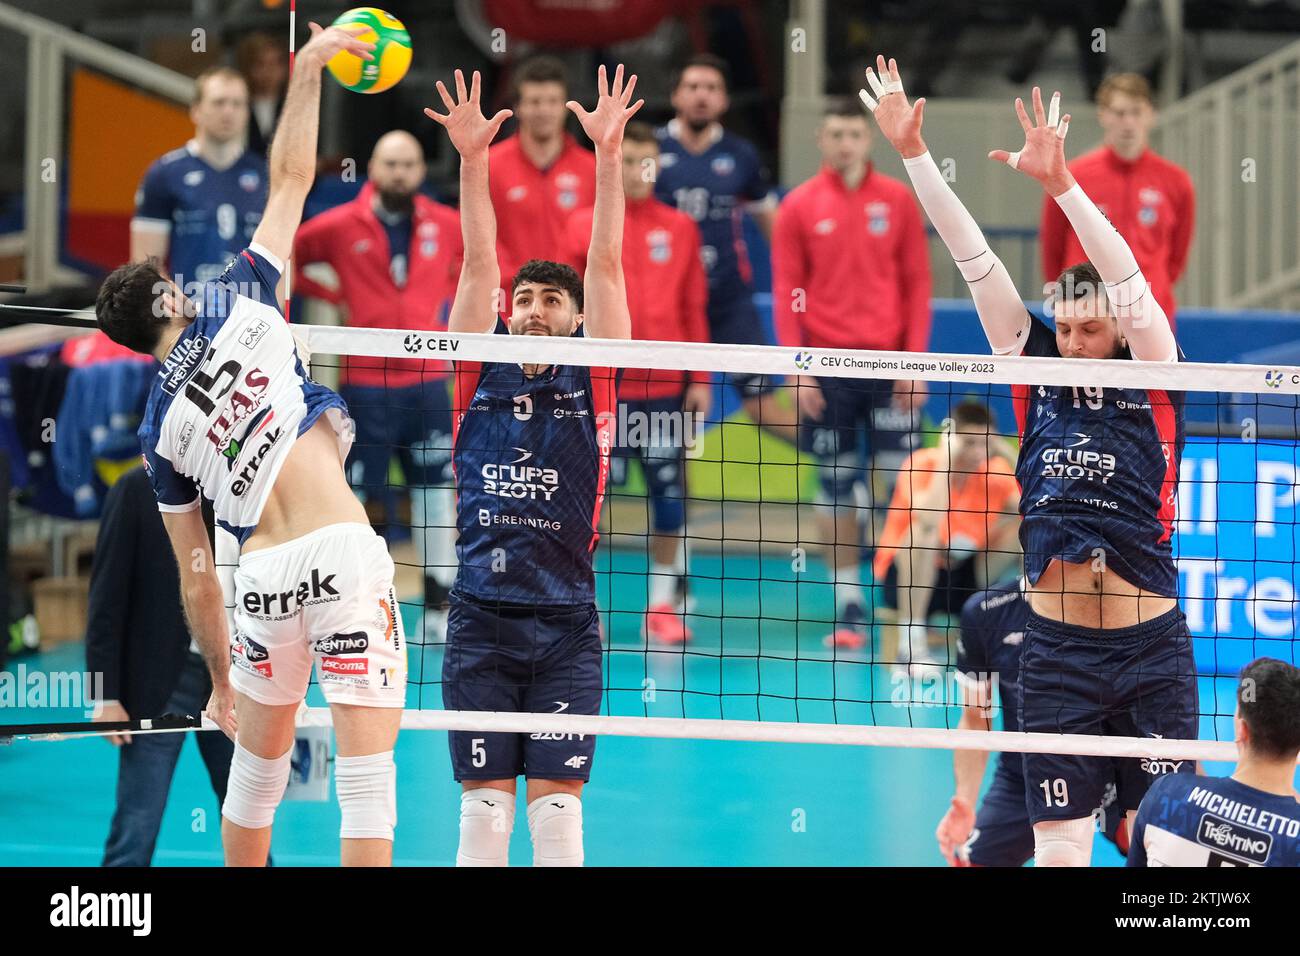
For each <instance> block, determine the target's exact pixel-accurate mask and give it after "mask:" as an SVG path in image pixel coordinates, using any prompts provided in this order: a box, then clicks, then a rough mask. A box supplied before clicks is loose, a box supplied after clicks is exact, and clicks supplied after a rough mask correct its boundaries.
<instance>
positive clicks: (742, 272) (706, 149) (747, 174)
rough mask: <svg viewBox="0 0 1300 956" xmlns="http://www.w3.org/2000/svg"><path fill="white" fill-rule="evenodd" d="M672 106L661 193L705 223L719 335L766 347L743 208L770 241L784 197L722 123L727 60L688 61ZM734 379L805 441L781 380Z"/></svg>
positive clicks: (663, 140)
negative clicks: (743, 232) (743, 233)
mask: <svg viewBox="0 0 1300 956" xmlns="http://www.w3.org/2000/svg"><path fill="white" fill-rule="evenodd" d="M672 103H673V109H675V110H676V111H677V116H676V118H675V119H673V120H672V121H671V122H669V123H668V125H667V126H666V127H664V128H663V129H661V130H660V131H659V134H658V135H659V148H660V153H661V156H660V169H659V179H658V182H657V183H656V184H655V195H656V196H658V197H659V199H660V200H662V201H663V202H666V203H669V204H670V205H674V206H676V207H677V208H678V209H679V210H681V211H682V212H684V213H686V214H687V215H688V216H690V217H691V218H692V219H694V220H695V222H696V224H697V225H698V226H699V227H700V241H701V243H702V247H701V253H702V255H703V259H704V270H705V272H706V273H707V275H708V277H709V334H710V336H711V337H712V340H713V341H714V342H723V343H733V344H739V345H766V344H768V343H767V335H766V334H765V332H764V329H763V324H762V322H761V321H760V319H759V316H758V311H757V310H756V309H755V308H754V288H753V283H752V276H751V270H750V265H749V257H748V254H747V252H746V250H745V243H744V239H743V238H742V236H741V211H742V209H748V210H749V211H750V213H751V214H752V215H753V216H754V219H755V221H756V222H757V223H758V226H759V229H761V230H762V232H763V234H764V235H765V236H767V237H768V238H769V239H770V238H771V236H772V222H773V219H774V217H775V214H776V201H775V197H774V195H773V194H772V190H771V187H770V186H769V184H768V181H767V177H766V175H765V174H764V171H763V167H762V164H761V162H760V161H759V158H758V151H757V150H756V149H755V148H754V145H753V144H752V143H750V142H749V141H748V140H745V139H741V138H740V137H739V136H736V135H735V134H733V133H729V132H727V131H726V130H725V129H723V127H722V123H721V119H722V116H723V114H725V113H726V112H727V109H728V107H729V106H730V100H729V99H728V97H727V64H726V62H725V61H723V60H722V59H721V58H719V57H716V56H713V55H712V54H708V53H703V54H698V55H696V56H694V57H691V59H689V60H687V61H686V64H685V66H683V67H682V68H681V70H679V71H678V73H677V75H676V77H675V78H674V81H673V94H672ZM727 380H728V382H730V383H731V384H732V385H733V386H734V387H735V388H736V389H737V390H738V391H739V392H740V395H741V397H742V398H743V399H744V403H745V410H746V412H748V413H749V416H750V418H752V419H753V420H754V421H755V422H757V423H758V424H759V425H761V426H762V427H763V428H766V429H768V430H769V431H771V432H772V433H773V434H776V435H779V436H781V437H782V438H785V439H786V440H788V441H790V442H792V443H793V442H795V441H797V440H798V430H797V418H796V415H795V413H794V411H793V410H792V409H791V408H789V407H788V406H786V405H785V404H783V403H782V402H781V401H779V400H778V398H777V389H778V383H776V382H773V381H771V380H770V379H769V378H768V377H767V376H763V375H729V376H728V377H727Z"/></svg>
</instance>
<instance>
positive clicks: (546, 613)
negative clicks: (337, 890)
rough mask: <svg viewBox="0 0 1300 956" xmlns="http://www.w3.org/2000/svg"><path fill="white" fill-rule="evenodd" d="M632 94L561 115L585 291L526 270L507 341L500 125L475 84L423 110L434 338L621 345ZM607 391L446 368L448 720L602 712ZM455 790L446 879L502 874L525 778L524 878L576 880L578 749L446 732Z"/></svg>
mask: <svg viewBox="0 0 1300 956" xmlns="http://www.w3.org/2000/svg"><path fill="white" fill-rule="evenodd" d="M635 86H636V77H635V76H629V77H628V80H627V83H626V85H625V84H624V82H623V67H622V66H619V67H618V69H617V71H616V72H615V74H614V79H613V83H612V85H611V84H610V83H609V81H608V80H607V78H606V75H605V68H604V67H603V66H602V67H601V68H600V72H599V79H598V82H597V89H598V90H599V93H600V99H599V102H598V103H597V105H596V109H595V110H593V111H592V112H590V113H589V112H587V111H586V110H585V109H583V108H582V107H581V106H580V105H578V104H577V103H575V102H573V101H570V102H569V103H568V104H567V105H568V107H569V109H571V110H572V111H573V112H574V113H576V114H577V116H578V119H579V121H580V122H581V123H582V127H583V129H584V130H586V132H587V135H588V136H589V137H590V138H591V141H592V142H593V143H594V144H595V147H596V205H595V207H594V211H593V213H592V219H591V244H590V246H589V248H588V251H587V269H586V276H585V279H584V280H579V278H578V274H577V273H576V272H575V271H574V270H573V269H572V268H571V267H569V266H566V265H562V264H560V263H556V262H547V261H544V260H540V259H534V260H531V261H529V262H527V263H525V264H524V265H523V266H522V267H521V268H520V269H519V270H518V271H517V272H516V273H515V275H514V277H513V279H512V281H511V293H510V320H509V324H508V325H507V324H505V323H503V322H499V321H498V319H497V306H496V303H495V301H494V300H495V299H496V296H497V294H498V291H499V290H498V288H497V286H498V284H499V283H500V281H501V270H500V266H499V264H498V261H497V253H496V216H495V214H494V213H493V210H492V201H491V196H490V193H489V190H488V144H489V143H491V142H492V138H493V137H494V136H495V135H496V132H497V130H498V129H499V128H500V126H501V123H502V122H503V121H504V120H505V119H506V118H507V117H508V116H509V115H510V111H509V110H502V111H501V112H499V113H497V114H496V115H495V116H494V117H492V119H490V120H489V119H485V118H484V116H483V114H482V112H481V111H480V107H479V75H478V73H475V74H474V75H473V79H472V82H471V84H470V86H469V88H468V89H466V85H465V78H464V76H463V75H462V73H461V72H460V71H459V70H457V71H456V96H455V98H453V97H452V95H451V94H450V93H449V92H448V91H447V88H446V87H445V86H444V85H443V84H442V83H439V84H438V93H439V94H440V95H441V97H442V101H443V104H444V105H445V106H446V107H447V113H446V114H440V113H435V112H434V111H433V110H425V112H426V113H427V114H428V116H429V117H430V118H431V119H434V120H436V121H437V122H438V123H440V124H441V125H442V126H443V128H445V129H446V130H447V135H448V136H449V137H450V139H451V142H452V145H453V146H455V147H456V150H457V151H458V152H459V153H460V157H461V160H460V187H461V188H460V203H461V207H460V208H461V230H462V233H463V234H464V239H465V258H464V264H463V265H462V267H461V274H460V284H459V286H458V287H457V290H456V298H455V301H454V302H453V303H452V308H451V315H450V317H449V319H448V327H449V328H450V330H451V331H453V332H490V331H494V330H495V331H496V332H498V333H508V334H512V335H535V336H564V337H568V336H582V335H590V336H592V337H594V338H609V339H626V338H629V337H630V336H631V334H632V319H631V316H630V314H629V312H628V306H627V289H626V286H625V283H624V279H623V264H622V246H623V212H624V210H623V173H622V163H623V156H622V143H623V127H624V126H625V125H626V123H627V121H628V120H629V119H630V118H631V117H632V115H633V114H635V113H636V111H637V110H639V109H640V108H641V106H642V105H643V102H644V101H643V100H637V101H636V103H632V104H631V105H630V106H629V103H631V99H632V91H633V89H634V88H635ZM616 388H617V382H616V381H615V375H614V370H613V369H608V368H588V367H585V366H565V365H547V364H525V365H519V364H515V363H510V362H458V363H456V383H455V389H456V400H455V406H454V407H455V409H456V420H455V428H456V431H455V436H454V440H453V449H454V450H453V453H452V456H453V464H454V466H455V471H456V491H457V497H458V500H457V511H458V521H457V528H458V529H459V531H460V539H459V541H458V542H457V546H456V550H457V554H458V557H459V559H460V567H459V571H458V572H457V576H456V583H455V585H454V586H453V588H452V595H451V612H450V614H449V616H448V621H447V650H446V655H445V657H444V658H443V671H442V679H443V702H444V704H445V705H446V707H447V709H449V710H486V711H512V712H537V713H570V714H594V713H597V712H598V711H599V709H600V695H601V645H600V619H599V617H598V615H597V613H596V605H595V577H594V574H593V572H592V566H591V556H592V552H593V551H594V550H595V547H596V540H597V537H598V535H597V522H598V521H599V516H600V509H601V502H602V499H603V498H604V493H605V481H606V478H607V476H608V474H609V455H610V446H611V444H612V442H613V414H614V406H615V404H616V401H617V399H616ZM448 738H449V742H450V745H451V759H452V767H453V770H454V773H455V775H456V779H457V780H458V781H459V782H460V784H461V788H462V795H461V816H460V847H459V850H458V851H457V854H456V863H457V865H458V866H505V865H506V863H507V860H508V857H509V850H510V833H511V830H512V829H513V827H514V810H515V786H516V779H517V778H518V777H519V775H520V774H523V775H525V776H526V777H527V781H528V782H527V798H528V832H529V834H530V835H531V836H532V841H533V863H534V865H536V866H581V865H582V860H583V847H582V801H581V795H582V787H583V784H584V783H585V782H586V781H587V780H588V779H589V778H590V775H591V761H592V756H593V754H594V752H595V740H594V739H593V738H592V737H591V735H589V734H585V735H584V734H551V733H533V734H507V733H469V732H461V731H452V732H451V733H450V734H448Z"/></svg>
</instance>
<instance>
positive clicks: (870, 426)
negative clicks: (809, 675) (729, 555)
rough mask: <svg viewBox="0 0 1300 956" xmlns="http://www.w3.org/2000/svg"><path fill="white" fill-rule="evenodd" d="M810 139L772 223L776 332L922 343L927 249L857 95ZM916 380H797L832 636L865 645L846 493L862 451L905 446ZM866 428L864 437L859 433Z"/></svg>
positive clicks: (842, 341) (857, 479) (798, 345)
mask: <svg viewBox="0 0 1300 956" xmlns="http://www.w3.org/2000/svg"><path fill="white" fill-rule="evenodd" d="M817 144H818V147H819V148H820V150H821V153H822V159H823V163H824V165H823V166H822V169H821V171H820V172H819V173H817V175H815V176H813V178H812V179H810V180H808V181H807V182H805V183H803V184H802V185H800V186H797V187H795V188H794V189H792V190H791V191H790V193H789V194H788V195H787V196H786V197H785V199H784V201H783V202H782V203H781V208H780V209H779V210H778V211H777V216H776V226H775V228H774V230H773V233H772V304H773V310H774V312H775V317H776V334H777V338H778V339H779V340H780V342H781V344H782V345H784V346H787V347H789V348H792V349H803V348H807V347H811V348H854V349H880V350H886V351H904V352H923V351H925V350H926V348H927V346H928V344H929V341H930V319H931V316H930V254H929V250H928V249H927V246H926V238H925V229H924V227H923V226H922V225H921V215H920V213H919V212H918V211H917V208H916V201H915V200H914V199H913V198H912V194H911V191H910V190H909V189H908V188H907V187H906V186H905V185H904V184H903V183H901V182H899V181H898V180H895V179H890V178H889V177H888V176H884V175H882V174H881V173H879V172H877V171H876V170H875V169H874V168H873V167H872V165H871V163H870V162H869V159H868V158H869V156H870V153H871V129H870V127H869V126H868V124H867V119H866V117H865V116H864V115H863V113H862V111H861V109H859V108H858V106H857V105H856V104H854V103H851V102H834V103H832V104H831V105H830V106H829V108H828V109H827V112H826V116H825V118H824V119H823V121H822V125H821V128H820V129H819V131H818V134H817ZM924 387H925V383H924V382H915V383H914V382H908V381H897V382H877V381H873V380H869V379H858V378H818V377H816V376H812V375H802V376H800V377H799V379H798V384H797V386H796V388H797V394H796V398H797V399H798V406H799V415H800V419H801V421H802V425H801V428H800V447H801V448H803V450H804V451H806V452H808V453H810V454H812V455H813V456H814V457H816V459H817V462H818V465H819V469H820V474H821V483H822V491H823V495H824V497H825V498H826V499H828V500H829V504H830V505H831V507H830V509H827V510H824V511H822V512H821V514H822V515H823V516H824V517H823V518H822V521H823V524H824V527H823V533H824V534H825V535H826V537H825V538H824V540H827V541H832V540H833V541H836V542H841V543H840V544H837V545H836V547H835V548H834V551H833V559H832V564H833V569H834V574H835V610H836V616H835V619H836V622H837V627H836V630H835V633H834V634H833V635H832V637H831V638H830V640H832V641H834V642H837V643H841V644H844V645H853V646H861V644H862V643H863V642H864V640H865V623H866V613H865V608H864V604H863V600H862V591H861V578H860V572H859V566H860V563H861V562H860V553H859V552H860V547H859V544H858V542H860V541H861V540H862V530H861V526H860V522H859V520H858V508H857V505H856V503H855V497H854V489H855V487H857V486H858V485H860V484H862V483H864V482H865V483H866V488H867V489H868V490H872V483H871V482H870V480H869V478H868V474H869V473H868V472H867V471H865V470H864V469H863V461H864V458H866V457H867V456H872V457H874V458H875V464H876V465H877V466H878V467H879V466H880V465H881V464H882V462H881V460H880V459H881V456H882V453H885V454H891V453H892V454H893V455H894V456H896V457H897V458H898V459H899V462H900V463H901V460H902V457H903V455H905V454H906V452H907V451H910V448H911V445H912V437H913V433H914V431H915V423H916V416H917V415H919V412H920V407H921V405H922V404H923V403H924V400H925V391H924ZM891 412H892V413H896V414H891ZM897 413H901V414H897ZM891 419H892V420H891ZM864 431H865V432H866V435H867V441H868V447H866V448H863V447H862V443H861V439H860V435H861V434H862V433H863V432H864ZM895 473H896V472H895ZM882 477H883V475H882ZM891 477H892V475H891ZM884 500H885V501H888V500H889V498H888V493H886V495H885V498H884ZM832 533H833V534H834V537H833V538H832V537H830V535H831V534H832Z"/></svg>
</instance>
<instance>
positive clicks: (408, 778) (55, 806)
mask: <svg viewBox="0 0 1300 956" xmlns="http://www.w3.org/2000/svg"><path fill="white" fill-rule="evenodd" d="M611 562H612V565H613V566H612V569H611ZM601 567H602V573H601V576H600V581H599V587H600V590H599V593H600V594H601V596H602V599H601V606H602V608H611V607H612V608H616V609H625V612H623V613H619V612H618V611H615V612H614V613H612V614H608V615H606V618H605V627H606V632H607V635H608V637H609V648H610V649H609V653H608V655H607V658H606V661H607V667H606V683H607V686H608V688H609V691H608V693H607V697H606V707H607V710H608V712H610V713H615V714H632V715H639V714H646V715H649V716H655V717H673V716H677V717H680V716H688V717H713V718H716V717H725V718H729V719H763V720H782V721H793V720H799V721H804V722H840V723H874V724H881V725H884V724H888V725H899V726H907V725H909V724H910V725H914V726H929V727H943V726H955V725H956V720H957V712H956V711H955V710H954V709H952V708H950V707H947V706H945V704H946V703H948V702H947V701H944V700H943V699H942V697H941V693H942V692H941V691H940V690H939V685H938V684H937V683H934V684H931V685H925V684H922V683H919V682H918V683H917V684H915V685H914V686H912V687H907V686H905V685H903V684H900V683H897V682H894V681H892V680H891V678H890V675H889V672H888V670H887V669H885V668H883V667H880V666H872V665H871V664H870V663H869V660H870V658H869V656H868V652H867V651H857V652H845V651H836V652H833V651H831V650H828V649H826V648H824V647H822V644H821V638H822V637H823V636H824V635H825V634H826V632H827V630H828V625H827V623H826V621H828V620H829V618H830V616H831V613H830V612H831V607H830V603H831V589H830V588H829V587H828V586H827V585H825V584H821V583H812V582H809V583H803V582H800V583H798V584H796V583H795V578H796V575H794V574H792V572H791V571H790V564H789V562H788V561H785V560H781V559H778V558H759V557H756V556H743V557H728V558H726V559H725V563H724V560H723V559H722V558H720V557H716V556H714V557H709V556H696V557H694V558H693V566H692V571H693V574H694V579H693V582H692V594H693V595H694V597H695V600H696V602H697V603H696V605H695V607H694V611H695V615H694V616H693V617H691V618H690V621H689V623H690V626H691V627H692V629H693V630H694V633H695V639H694V640H693V641H692V642H691V644H689V645H688V646H687V649H686V651H685V652H684V653H683V652H682V651H681V650H676V651H655V652H648V651H647V650H646V648H645V644H644V641H643V640H642V639H641V637H640V615H639V614H636V613H632V611H633V609H639V608H640V607H642V606H644V595H643V593H641V592H643V590H644V586H645V584H644V582H645V577H644V572H645V562H644V556H637V555H634V554H629V553H625V552H615V553H613V555H612V557H611V555H610V552H609V551H608V550H606V551H603V557H602V564H601ZM822 574H823V572H820V571H819V570H818V569H815V568H813V567H811V566H810V569H809V571H808V572H807V573H806V574H804V575H800V576H799V577H801V578H811V577H813V576H814V575H816V576H817V577H821V576H822ZM724 578H725V588H724V586H723V579H724ZM413 610H414V609H408V615H407V624H408V628H407V630H408V633H414V631H413V630H412V628H411V626H410V625H411V624H412V623H413V613H411V612H413ZM724 615H725V617H724ZM795 620H798V621H799V623H798V624H795V623H793V622H794V621H795ZM441 657H442V654H441V650H440V649H438V648H428V649H424V650H423V651H421V649H420V648H418V647H412V650H411V657H410V660H409V664H410V676H411V681H412V685H411V687H410V688H409V690H408V699H407V704H408V707H415V706H417V705H420V704H421V703H422V704H423V706H424V707H439V706H440V705H441V688H440V687H439V686H438V685H437V684H436V683H432V682H434V681H436V680H437V679H438V675H439V674H440V673H441V663H442V661H441ZM19 662H21V663H23V664H25V665H26V667H27V669H28V671H29V672H30V671H34V670H37V669H39V670H44V671H80V670H83V669H84V667H85V659H84V651H83V648H82V647H81V646H80V645H71V646H64V647H61V648H58V649H56V650H54V651H52V652H49V653H44V654H37V655H34V656H25V657H22V658H20V659H19V660H18V661H14V662H11V669H12V668H13V667H14V666H16V665H17V664H18V663H19ZM421 674H423V675H424V677H423V680H425V681H427V682H429V683H425V684H423V685H418V684H416V683H415V682H416V681H419V680H421ZM647 681H652V682H653V683H647ZM949 687H951V682H949ZM312 693H313V698H311V699H310V702H311V703H313V704H316V703H319V700H318V699H317V698H315V696H314V695H315V694H316V689H315V688H313V691H312ZM948 696H949V697H950V696H951V691H949V694H948ZM909 697H915V698H917V699H920V700H923V701H926V702H927V705H926V706H915V705H908V704H907V703H906V700H907V698H909ZM648 698H652V699H648ZM1211 702H1213V704H1212V703H1211ZM1231 707H1232V681H1230V680H1225V679H1218V680H1213V679H1209V678H1203V679H1202V681H1201V709H1202V711H1212V712H1214V713H1218V714H1230V713H1231ZM80 719H82V716H81V713H80V712H79V711H53V710H39V711H38V710H33V709H20V710H14V709H7V710H0V723H18V722H24V723H26V722H36V721H50V720H80ZM1230 723H1231V722H1230V720H1227V719H1226V718H1223V717H1220V718H1219V719H1217V720H1211V719H1210V718H1205V719H1203V721H1202V729H1201V735H1202V737H1205V738H1210V739H1214V738H1215V736H1216V730H1217V732H1218V738H1219V739H1224V738H1225V737H1228V738H1230V735H1231V726H1230ZM397 764H398V815H399V819H400V823H399V827H398V831H397V843H396V847H395V855H396V862H397V863H398V864H400V865H435V866H439V865H442V866H445V865H451V864H452V863H453V862H454V860H455V854H456V839H457V820H458V813H459V793H460V788H459V786H458V785H457V784H456V783H455V782H454V781H453V780H452V778H451V766H450V760H449V758H448V753H447V743H446V735H445V734H444V733H442V732H433V731H408V732H405V733H403V734H402V736H401V737H400V738H399V740H398V744H397ZM116 766H117V760H116V753H115V751H114V748H113V747H112V746H111V745H109V744H108V743H106V742H104V741H103V740H100V739H89V740H66V741H28V740H21V741H17V742H15V743H13V744H12V745H10V746H7V747H4V746H0V866H93V865H97V864H98V863H99V860H100V857H101V854H102V849H103V843H104V839H105V837H106V836H107V833H108V824H109V818H110V816H111V814H112V808H113V794H114V787H115V781H116ZM991 766H992V761H990V768H991ZM1207 770H1208V772H1210V773H1214V774H1225V773H1228V772H1230V766H1229V765H1226V764H1213V765H1210V766H1209V767H1207ZM951 795H952V758H951V754H950V753H949V752H948V751H939V750H924V749H903V748H882V747H842V746H826V745H805V744H758V743H734V742H722V741H709V740H656V739H649V738H629V737H602V738H601V740H600V743H599V746H598V747H597V750H596V758H595V770H594V774H593V777H592V782H591V783H590V784H589V785H588V787H587V790H586V793H585V795H584V800H583V803H584V807H585V811H584V826H585V833H586V852H587V863H588V864H589V865H592V866H633V865H643V866H833V865H838V866H862V865H871V866H939V865H942V864H943V859H942V857H941V856H940V855H939V852H938V849H937V846H936V843H935V839H934V829H935V826H936V824H937V823H938V822H939V819H940V817H941V816H942V815H943V813H944V812H945V810H946V809H947V806H948V801H949V798H950V797H951ZM520 799H521V801H522V796H521V797H520ZM219 824H220V819H219V811H218V808H217V806H216V801H215V798H214V797H213V795H212V792H211V788H210V787H209V785H208V783H207V776H206V774H205V772H204V770H203V765H202V761H201V760H200V759H199V756H198V750H197V748H195V747H194V746H192V745H187V746H186V747H185V748H184V749H183V751H182V756H181V760H180V763H179V765H178V767H177V772H176V777H175V780H174V782H173V785H172V791H171V799H170V802H169V804H168V807H167V813H166V816H165V818H164V820H163V827H162V832H161V834H160V836H159V840H158V849H157V852H156V855H155V858H154V861H155V863H156V864H159V865H172V866H193V865H198V866H215V865H218V864H219V863H220V862H221V841H220V825H219ZM338 825H339V815H338V809H337V806H336V804H335V803H334V802H333V801H332V800H331V801H330V802H328V803H299V802H286V803H285V804H283V805H282V806H281V808H280V811H279V813H278V815H277V817H276V828H275V836H274V840H273V852H274V854H275V858H276V862H277V863H279V864H281V865H294V866H329V865H334V864H336V863H337V861H338V842H337V834H338ZM531 859H532V851H531V846H530V844H529V841H528V833H527V824H526V818H525V816H524V813H523V807H522V806H520V807H519V810H518V814H517V817H516V826H515V833H514V838H513V843H512V851H511V863H512V864H513V865H520V866H523V865H528V864H529V863H530V862H531ZM1093 862H1094V865H1101V866H1118V865H1121V864H1122V862H1123V860H1122V858H1121V857H1120V855H1119V854H1118V853H1117V852H1116V851H1115V849H1114V848H1113V847H1112V846H1111V845H1110V844H1109V843H1108V842H1107V841H1106V840H1104V839H1103V838H1101V837H1100V836H1099V837H1098V838H1097V846H1096V849H1095V852H1094V855H1093Z"/></svg>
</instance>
